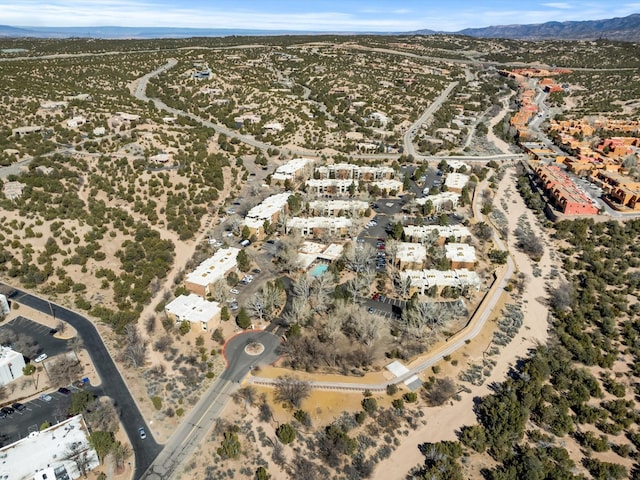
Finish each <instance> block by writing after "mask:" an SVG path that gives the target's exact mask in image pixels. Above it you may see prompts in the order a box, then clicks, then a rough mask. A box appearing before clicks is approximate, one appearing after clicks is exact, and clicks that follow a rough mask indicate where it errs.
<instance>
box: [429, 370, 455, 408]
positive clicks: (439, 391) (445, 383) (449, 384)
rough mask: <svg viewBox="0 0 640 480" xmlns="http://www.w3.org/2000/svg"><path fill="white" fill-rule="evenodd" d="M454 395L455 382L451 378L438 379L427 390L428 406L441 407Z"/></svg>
mask: <svg viewBox="0 0 640 480" xmlns="http://www.w3.org/2000/svg"><path fill="white" fill-rule="evenodd" d="M455 393H456V382H455V381H454V380H453V378H451V377H446V378H439V379H438V380H436V381H435V382H434V384H433V385H432V386H431V388H429V391H428V392H427V395H426V397H427V401H428V402H429V404H431V405H434V406H437V405H442V404H443V403H444V402H446V401H447V400H449V399H450V398H451V397H452V396H453V395H455Z"/></svg>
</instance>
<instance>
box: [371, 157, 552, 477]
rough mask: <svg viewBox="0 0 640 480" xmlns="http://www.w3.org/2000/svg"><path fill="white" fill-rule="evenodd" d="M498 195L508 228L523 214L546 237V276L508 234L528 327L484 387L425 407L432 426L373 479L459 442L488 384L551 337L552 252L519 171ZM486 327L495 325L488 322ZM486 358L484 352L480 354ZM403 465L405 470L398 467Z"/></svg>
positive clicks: (510, 174)
mask: <svg viewBox="0 0 640 480" xmlns="http://www.w3.org/2000/svg"><path fill="white" fill-rule="evenodd" d="M498 192H499V193H498V194H497V195H496V198H495V201H494V204H495V205H496V207H497V206H499V205H500V204H501V200H506V202H507V206H508V212H506V214H507V218H508V220H509V231H510V233H512V232H513V229H514V228H515V226H516V224H517V222H518V218H519V217H520V216H521V215H526V216H527V219H528V220H529V223H530V225H531V228H532V229H533V230H534V231H535V232H536V233H537V234H538V235H539V236H540V237H541V238H543V239H544V240H545V242H544V243H545V253H544V255H543V257H542V259H541V261H540V263H539V264H538V267H539V268H540V269H541V271H542V274H541V275H540V276H538V277H534V276H533V268H534V264H533V262H532V261H531V260H530V259H529V257H528V256H526V255H525V254H524V253H522V252H520V251H518V250H517V249H516V248H515V242H516V239H515V238H514V236H513V235H511V234H510V235H509V239H508V244H509V250H510V252H511V255H512V256H513V259H514V262H515V264H516V267H517V272H522V273H524V274H525V275H526V276H527V278H528V281H527V284H526V288H525V289H524V294H523V296H522V309H523V313H524V320H523V325H522V327H521V328H520V331H519V333H518V335H517V336H516V337H515V338H514V339H513V340H512V341H511V343H509V345H507V346H506V347H502V349H501V352H500V354H499V355H498V356H496V357H492V358H494V359H495V360H497V364H496V366H495V367H494V369H493V370H492V372H491V375H490V376H489V377H487V378H486V380H485V383H484V384H483V385H481V386H470V385H469V384H465V386H467V387H470V389H471V393H463V394H462V399H461V401H459V402H453V403H451V404H446V405H443V406H440V407H435V408H428V409H427V410H426V412H425V413H426V419H427V424H426V425H425V426H423V427H421V428H419V429H417V430H415V431H413V432H411V433H410V434H409V436H407V437H406V438H405V439H404V440H403V441H402V444H401V445H400V446H399V447H398V448H397V449H396V450H395V451H394V452H393V453H392V454H391V456H390V457H389V458H387V459H386V460H384V461H383V462H381V463H379V464H378V466H377V468H376V470H375V472H374V475H373V477H372V478H373V480H396V479H397V480H401V479H404V478H405V476H406V473H407V470H408V469H410V468H412V467H413V466H415V465H418V464H421V463H422V462H423V460H424V457H423V456H422V454H421V453H420V451H419V450H418V448H417V447H418V445H420V444H421V443H424V442H438V441H441V440H457V436H456V432H457V431H458V430H459V429H460V427H462V426H464V425H473V424H475V423H476V417H475V414H474V413H473V402H474V398H475V397H478V396H484V395H487V394H488V393H490V391H489V385H490V384H491V383H492V382H500V381H502V380H504V378H505V376H506V374H507V372H508V370H509V368H510V367H511V366H513V365H514V364H515V363H516V361H517V360H518V359H520V358H523V357H525V356H526V352H527V350H528V349H529V348H531V347H534V346H535V345H537V344H539V343H545V342H546V340H547V337H548V334H547V328H548V322H547V314H548V309H547V307H546V305H545V304H544V301H543V299H544V298H545V296H546V291H545V279H544V277H546V276H547V275H548V274H549V271H550V268H551V259H550V255H549V247H548V246H549V245H550V242H549V239H548V238H547V236H546V233H545V232H543V231H542V230H541V229H540V227H539V226H538V224H537V223H536V219H535V217H534V215H533V213H532V212H531V211H530V210H529V209H528V208H527V207H526V206H525V205H524V202H523V201H522V198H521V197H520V195H518V193H517V192H516V190H515V172H514V171H513V169H509V170H508V171H507V173H506V174H505V176H504V178H503V179H502V181H501V183H500V185H499V188H498ZM485 328H491V326H490V325H489V324H487V325H486V326H485ZM478 359H479V360H481V356H480V357H479V358H478ZM398 465H402V468H400V469H398Z"/></svg>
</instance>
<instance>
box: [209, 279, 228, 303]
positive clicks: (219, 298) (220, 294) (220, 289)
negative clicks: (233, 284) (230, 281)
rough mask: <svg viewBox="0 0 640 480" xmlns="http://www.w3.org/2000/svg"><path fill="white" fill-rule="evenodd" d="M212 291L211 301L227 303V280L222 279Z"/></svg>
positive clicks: (214, 285)
mask: <svg viewBox="0 0 640 480" xmlns="http://www.w3.org/2000/svg"><path fill="white" fill-rule="evenodd" d="M210 290H211V299H212V300H213V301H214V302H218V303H226V301H227V300H228V299H229V286H228V285H227V281H226V280H225V279H220V280H218V281H217V282H216V283H214V284H213V288H211V289H210Z"/></svg>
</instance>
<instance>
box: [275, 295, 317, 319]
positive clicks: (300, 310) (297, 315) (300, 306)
mask: <svg viewBox="0 0 640 480" xmlns="http://www.w3.org/2000/svg"><path fill="white" fill-rule="evenodd" d="M310 312H311V308H310V306H309V303H308V302H306V301H305V300H303V299H301V298H294V299H293V300H292V301H291V305H290V308H289V309H288V310H287V311H286V312H285V313H284V315H282V319H283V321H284V322H285V323H286V324H287V325H294V324H296V323H297V324H300V325H302V326H304V325H306V324H307V320H308V319H309V313H310Z"/></svg>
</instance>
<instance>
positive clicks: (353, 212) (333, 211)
mask: <svg viewBox="0 0 640 480" xmlns="http://www.w3.org/2000/svg"><path fill="white" fill-rule="evenodd" d="M368 208H369V204H368V203H367V202H363V201H362V200H315V201H313V202H309V213H310V214H312V215H320V216H326V217H336V216H343V215H347V216H351V217H356V216H360V215H363V214H364V213H365V212H366V211H367V209H368Z"/></svg>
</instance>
